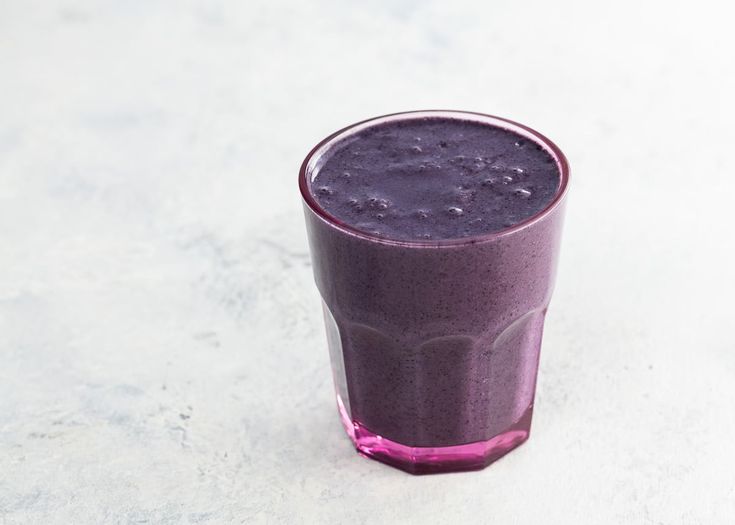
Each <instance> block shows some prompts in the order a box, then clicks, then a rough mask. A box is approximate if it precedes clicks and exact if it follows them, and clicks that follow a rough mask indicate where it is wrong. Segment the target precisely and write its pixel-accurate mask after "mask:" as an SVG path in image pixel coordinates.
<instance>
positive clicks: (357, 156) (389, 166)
mask: <svg viewBox="0 0 735 525" xmlns="http://www.w3.org/2000/svg"><path fill="white" fill-rule="evenodd" d="M558 187H559V168H558V167H557V165H556V162H555V161H554V159H553V157H552V156H551V154H550V153H548V152H547V151H546V150H545V149H544V148H543V147H542V146H541V145H539V144H536V143H534V142H532V141H530V140H528V139H527V138H525V137H523V136H521V135H518V134H517V133H515V132H513V131H511V130H508V129H503V128H498V127H494V126H488V125H486V124H482V123H478V122H476V121H472V120H460V119H456V118H446V117H444V118H442V117H424V118H419V119H413V120H403V121H397V122H387V123H383V124H378V125H375V126H372V127H368V128H366V129H364V130H362V131H361V132H359V133H357V134H355V135H354V136H351V137H349V138H348V139H345V140H343V141H342V142H339V143H337V144H335V145H334V146H333V147H332V149H331V150H330V152H329V153H328V154H327V155H325V158H324V159H323V164H322V165H321V166H320V167H319V169H318V170H317V171H316V172H315V173H313V174H312V181H311V187H310V189H311V191H312V193H313V195H314V197H315V198H316V200H317V202H318V203H319V205H320V206H321V207H322V208H323V209H324V210H325V211H327V212H328V213H329V214H331V215H333V216H334V217H336V218H337V219H339V220H341V221H343V222H345V223H347V224H350V225H352V226H354V227H355V228H357V229H359V230H361V231H364V232H366V233H370V234H373V235H377V236H381V237H387V238H391V239H406V240H410V239H417V240H421V239H452V238H462V237H471V236H475V235H481V234H484V233H491V232H497V231H499V230H502V229H504V228H507V227H509V226H513V225H514V224H517V223H518V222H521V221H523V220H525V219H527V218H529V217H531V216H533V215H534V214H536V213H538V212H539V211H541V210H542V209H543V208H544V207H545V206H546V205H547V204H548V203H549V202H550V201H551V199H553V198H554V195H555V194H556V190H557V188H558Z"/></svg>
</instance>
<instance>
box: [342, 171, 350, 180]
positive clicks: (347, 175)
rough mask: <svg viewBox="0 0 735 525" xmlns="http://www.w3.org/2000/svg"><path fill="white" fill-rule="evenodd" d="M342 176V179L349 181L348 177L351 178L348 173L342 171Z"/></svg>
mask: <svg viewBox="0 0 735 525" xmlns="http://www.w3.org/2000/svg"><path fill="white" fill-rule="evenodd" d="M342 176H343V177H344V178H345V179H349V178H350V177H352V175H351V174H350V172H349V171H344V172H342Z"/></svg>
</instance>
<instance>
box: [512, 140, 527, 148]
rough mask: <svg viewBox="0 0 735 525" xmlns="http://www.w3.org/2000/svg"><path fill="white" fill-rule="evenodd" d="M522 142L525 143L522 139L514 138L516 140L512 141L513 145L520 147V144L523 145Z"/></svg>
mask: <svg viewBox="0 0 735 525" xmlns="http://www.w3.org/2000/svg"><path fill="white" fill-rule="evenodd" d="M523 144H525V142H523V141H522V140H516V141H515V142H514V145H515V146H516V147H517V148H520V147H522V146H523Z"/></svg>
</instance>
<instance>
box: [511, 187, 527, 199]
mask: <svg viewBox="0 0 735 525" xmlns="http://www.w3.org/2000/svg"><path fill="white" fill-rule="evenodd" d="M513 193H515V194H516V195H518V196H519V197H526V198H528V197H530V196H531V190H529V189H527V188H517V189H516V190H515V191H514V192H513Z"/></svg>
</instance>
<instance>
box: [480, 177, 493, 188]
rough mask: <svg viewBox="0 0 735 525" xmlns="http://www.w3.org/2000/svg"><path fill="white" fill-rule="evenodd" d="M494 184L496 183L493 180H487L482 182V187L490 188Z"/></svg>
mask: <svg viewBox="0 0 735 525" xmlns="http://www.w3.org/2000/svg"><path fill="white" fill-rule="evenodd" d="M495 182H496V181H495V179H493V178H489V179H485V180H484V181H482V185H483V186H492V185H493V184H495Z"/></svg>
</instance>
